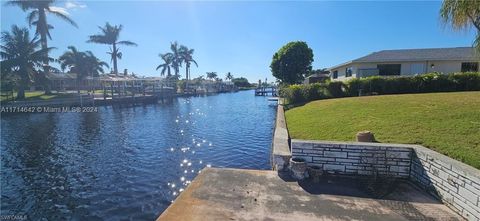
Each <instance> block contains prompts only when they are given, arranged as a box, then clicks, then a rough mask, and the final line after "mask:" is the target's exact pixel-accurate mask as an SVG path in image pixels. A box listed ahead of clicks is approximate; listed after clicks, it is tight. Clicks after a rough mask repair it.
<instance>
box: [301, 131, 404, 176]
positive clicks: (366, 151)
mask: <svg viewBox="0 0 480 221" xmlns="http://www.w3.org/2000/svg"><path fill="white" fill-rule="evenodd" d="M411 153H412V151H411V149H410V148H405V147H403V146H398V145H385V144H383V145H381V144H375V143H344V142H325V141H303V140H292V157H299V158H303V159H305V161H306V162H307V164H308V165H315V166H319V167H322V168H323V170H324V171H325V172H327V173H332V174H339V175H370V174H373V173H374V172H377V173H378V174H388V175H392V176H395V177H404V178H408V177H409V175H410V160H411Z"/></svg>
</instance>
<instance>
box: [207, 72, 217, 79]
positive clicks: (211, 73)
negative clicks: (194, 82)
mask: <svg viewBox="0 0 480 221" xmlns="http://www.w3.org/2000/svg"><path fill="white" fill-rule="evenodd" d="M216 77H217V72H207V78H208V79H211V80H213V79H215V78H216Z"/></svg>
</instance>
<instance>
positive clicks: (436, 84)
mask: <svg viewBox="0 0 480 221" xmlns="http://www.w3.org/2000/svg"><path fill="white" fill-rule="evenodd" d="M279 90H280V92H279V94H280V96H282V97H284V98H286V99H287V101H288V102H289V103H303V102H308V101H312V100H318V99H326V98H338V97H345V96H348V97H354V96H359V92H360V90H361V94H362V95H369V94H406V93H429V92H448V91H476V90H480V73H479V72H469V73H451V74H440V73H428V74H422V75H416V76H399V77H381V76H372V77H368V78H361V79H351V80H349V81H347V82H341V81H333V82H326V83H315V84H308V85H290V86H282V87H281V88H280V89H279Z"/></svg>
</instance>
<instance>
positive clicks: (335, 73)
mask: <svg viewBox="0 0 480 221" xmlns="http://www.w3.org/2000/svg"><path fill="white" fill-rule="evenodd" d="M337 78H338V71H333V79H337Z"/></svg>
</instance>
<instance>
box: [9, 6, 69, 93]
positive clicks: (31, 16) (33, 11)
mask: <svg viewBox="0 0 480 221" xmlns="http://www.w3.org/2000/svg"><path fill="white" fill-rule="evenodd" d="M54 3H55V0H11V1H8V2H7V3H6V4H7V5H14V6H19V7H20V8H21V9H22V10H23V11H28V16H27V20H28V23H29V24H30V26H31V25H35V27H36V33H37V34H38V35H40V42H41V46H42V49H44V50H45V51H49V50H47V49H48V39H47V37H48V38H49V39H50V40H51V39H52V36H51V35H50V31H49V30H50V29H52V28H53V27H52V26H51V25H49V24H48V22H47V15H48V14H52V15H55V16H57V17H58V18H60V19H62V20H64V21H66V22H68V23H70V24H71V25H73V26H75V27H78V26H77V24H76V23H75V22H74V21H73V20H72V19H71V18H70V17H68V13H67V11H66V10H65V9H64V8H61V7H56V6H53V5H54ZM48 63H49V59H48V56H45V60H44V61H43V76H42V81H43V83H44V86H45V93H46V94H50V93H51V91H50V84H49V81H48V78H46V76H47V74H48V73H49V71H50V66H49V64H48Z"/></svg>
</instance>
